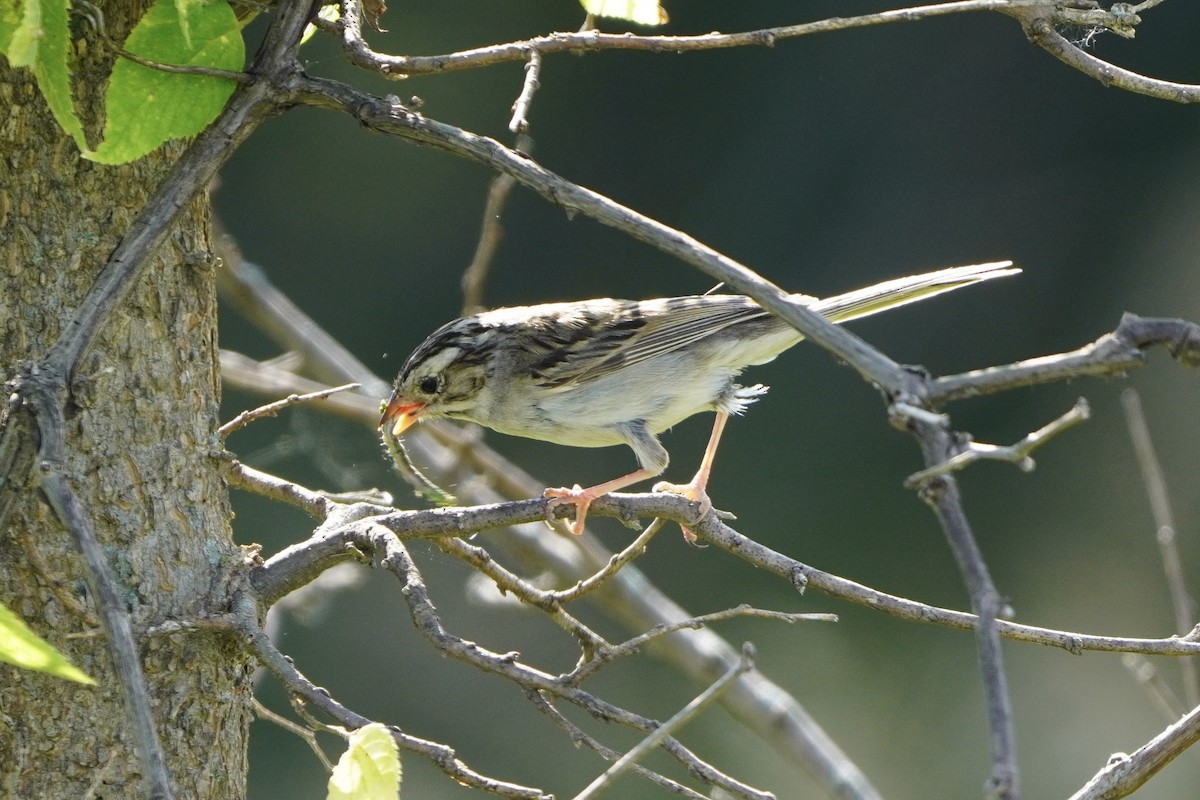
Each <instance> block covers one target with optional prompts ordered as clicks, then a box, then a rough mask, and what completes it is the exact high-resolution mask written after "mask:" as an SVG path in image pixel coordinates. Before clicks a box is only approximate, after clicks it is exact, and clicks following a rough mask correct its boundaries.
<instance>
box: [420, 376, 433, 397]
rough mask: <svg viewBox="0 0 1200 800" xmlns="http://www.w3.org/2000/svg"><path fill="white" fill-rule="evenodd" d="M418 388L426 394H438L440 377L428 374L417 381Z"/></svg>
mask: <svg viewBox="0 0 1200 800" xmlns="http://www.w3.org/2000/svg"><path fill="white" fill-rule="evenodd" d="M417 388H418V389H420V390H421V391H422V392H424V393H425V394H436V393H437V390H438V379H437V378H435V377H434V376H433V375H428V376H426V377H424V378H421V380H420V381H419V382H418V383H417Z"/></svg>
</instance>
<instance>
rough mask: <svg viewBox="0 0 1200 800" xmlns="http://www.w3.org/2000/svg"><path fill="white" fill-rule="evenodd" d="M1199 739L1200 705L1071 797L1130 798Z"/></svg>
mask: <svg viewBox="0 0 1200 800" xmlns="http://www.w3.org/2000/svg"><path fill="white" fill-rule="evenodd" d="M1197 741H1200V706H1197V707H1196V708H1193V709H1192V710H1191V712H1189V713H1188V715H1187V716H1186V717H1184V718H1183V719H1181V720H1179V721H1178V722H1176V723H1175V724H1174V725H1172V726H1170V727H1169V728H1167V729H1166V730H1164V731H1163V732H1162V733H1160V734H1159V735H1158V736H1155V737H1154V738H1153V739H1151V740H1150V741H1149V742H1147V743H1146V744H1144V745H1142V746H1141V747H1139V748H1138V749H1137V750H1136V751H1135V752H1133V753H1130V754H1129V755H1128V756H1125V755H1123V754H1122V755H1118V756H1113V757H1112V758H1110V759H1109V763H1108V764H1107V765H1105V767H1104V768H1103V769H1101V770H1100V771H1099V772H1097V773H1096V774H1095V775H1094V776H1093V777H1092V779H1091V780H1089V781H1088V782H1087V784H1085V785H1084V787H1083V788H1082V789H1080V790H1079V791H1078V792H1076V793H1075V794H1073V795H1071V798H1070V800H1117V798H1121V797H1128V796H1129V795H1131V794H1133V793H1134V792H1135V791H1136V790H1137V789H1138V787H1140V786H1141V785H1142V784H1144V783H1145V782H1146V781H1148V780H1150V779H1151V778H1152V777H1154V776H1155V775H1156V774H1158V771H1159V770H1161V769H1162V768H1163V767H1165V766H1166V765H1167V764H1169V763H1171V762H1172V761H1173V760H1174V759H1175V758H1176V757H1177V756H1178V755H1179V754H1180V753H1182V752H1183V751H1184V750H1186V749H1188V748H1189V747H1191V746H1192V745H1193V744H1195V743H1196V742H1197Z"/></svg>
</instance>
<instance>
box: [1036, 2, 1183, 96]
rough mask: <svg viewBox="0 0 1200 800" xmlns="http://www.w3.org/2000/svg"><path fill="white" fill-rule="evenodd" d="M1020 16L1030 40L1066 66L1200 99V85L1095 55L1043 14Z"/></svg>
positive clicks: (1154, 92)
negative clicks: (1163, 77) (1167, 78)
mask: <svg viewBox="0 0 1200 800" xmlns="http://www.w3.org/2000/svg"><path fill="white" fill-rule="evenodd" d="M1118 5H1120V4H1118ZM1014 16H1016V15H1014ZM1018 19H1021V20H1022V25H1023V26H1024V28H1025V35H1026V36H1028V37H1029V40H1030V41H1031V42H1033V43H1034V44H1036V45H1037V46H1038V47H1041V48H1042V49H1043V50H1045V51H1046V52H1047V53H1049V54H1050V55H1052V56H1054V57H1055V58H1057V59H1058V60H1059V61H1061V62H1063V63H1064V64H1066V65H1067V66H1069V67H1074V68H1075V69H1077V70H1079V71H1080V72H1082V73H1083V74H1084V75H1087V76H1089V77H1092V78H1095V79H1096V80H1098V81H1100V83H1102V84H1104V85H1105V86H1115V87H1117V88H1118V89H1124V90H1126V91H1129V92H1134V93H1136V94H1144V95H1149V96H1150V97H1156V98H1158V99H1159V100H1170V101H1172V102H1175V103H1195V102H1200V86H1198V85H1196V84H1190V83H1174V82H1172V81H1164V80H1160V79H1158V78H1150V77H1147V76H1145V75H1140V74H1138V73H1136V72H1133V71H1132V70H1128V69H1124V68H1123V67H1118V66H1116V65H1115V64H1110V63H1109V62H1107V61H1104V60H1103V59H1099V58H1096V57H1095V56H1094V55H1092V54H1091V53H1088V52H1085V51H1083V50H1081V49H1079V48H1078V47H1076V46H1075V45H1073V44H1071V42H1070V41H1069V40H1068V39H1067V38H1066V37H1065V36H1063V35H1062V34H1060V33H1059V32H1058V31H1056V30H1054V25H1053V23H1052V22H1051V21H1050V20H1049V19H1046V18H1045V17H1043V16H1035V15H1030V16H1028V17H1027V16H1018ZM1114 30H1117V29H1116V28H1114Z"/></svg>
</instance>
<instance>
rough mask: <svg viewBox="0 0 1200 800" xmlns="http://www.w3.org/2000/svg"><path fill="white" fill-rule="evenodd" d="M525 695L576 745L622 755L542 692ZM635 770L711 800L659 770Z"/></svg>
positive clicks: (690, 797) (693, 799)
mask: <svg viewBox="0 0 1200 800" xmlns="http://www.w3.org/2000/svg"><path fill="white" fill-rule="evenodd" d="M525 695H526V697H528V698H529V701H530V702H531V703H533V707H534V708H536V709H537V710H538V711H540V712H542V713H543V714H544V715H546V717H547V718H548V719H549V720H550V721H551V722H553V723H554V724H555V725H557V726H558V727H560V728H562V730H563V731H564V732H565V733H566V734H567V736H570V737H571V742H572V743H573V744H574V745H575V746H576V747H579V746H580V745H582V746H583V747H587V748H589V749H591V750H594V751H595V752H596V753H598V754H599V755H600V757H601V758H605V759H607V760H609V761H616V760H617V759H618V758H620V757H621V754H620V753H618V752H617V751H616V750H613V749H612V748H611V747H606V746H605V745H603V744H601V743H600V742H599V741H597V740H596V739H595V738H594V737H592V736H589V735H588V734H587V732H586V731H584V730H583V729H582V728H580V727H579V726H578V725H576V724H575V723H574V722H571V720H569V719H567V717H566V716H565V715H564V714H563V713H562V712H561V711H559V710H558V709H557V708H555V707H554V704H553V703H551V702H550V701H549V700H547V699H546V698H545V697H544V696H543V693H542V692H538V691H533V690H530V691H527V692H526V693H525ZM633 771H634V772H635V773H637V775H638V776H639V777H642V778H645V779H646V780H648V781H650V782H651V783H655V784H657V785H659V786H661V787H663V788H664V789H666V790H668V791H671V792H674V793H675V794H677V795H679V796H681V797H685V798H687V800H709V796H708V795H703V794H700V793H699V792H695V791H692V790H691V789H689V788H688V787H686V786H684V785H683V784H682V783H677V782H675V781H673V780H671V779H670V778H666V777H664V776H662V775H659V774H658V773H657V772H653V771H651V770H649V769H646V768H645V767H643V766H642V765H640V764H634V765H633Z"/></svg>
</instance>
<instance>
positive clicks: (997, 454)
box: [896, 397, 1091, 489]
mask: <svg viewBox="0 0 1200 800" xmlns="http://www.w3.org/2000/svg"><path fill="white" fill-rule="evenodd" d="M896 410H897V411H898V412H899V413H901V414H903V413H904V409H903V408H901V407H900V404H896ZM1090 413H1091V412H1090V411H1089V409H1088V403H1087V400H1085V399H1084V398H1082V397H1081V398H1079V399H1078V400H1077V401H1075V405H1074V406H1072V407H1071V410H1070V411H1068V412H1066V413H1065V414H1063V415H1062V416H1060V417H1059V418H1058V419H1055V420H1053V421H1051V422H1050V423H1048V424H1046V425H1044V426H1043V427H1041V428H1039V429H1038V430H1036V431H1034V432H1033V433H1030V434H1028V435H1027V436H1025V437H1024V438H1023V439H1021V440H1020V441H1019V442H1015V443H1013V444H1010V445H1007V446H1001V445H996V444H985V443H983V442H973V441H970V440H969V439H968V440H966V441H961V440H960V442H959V443H958V444H956V445H955V446H956V447H957V448H958V452H957V453H955V454H954V455H952V456H951V457H950V458H948V459H946V460H945V461H943V462H942V463H940V464H935V465H934V466H932V467H929V468H928V469H923V470H921V471H920V472H914V473H913V474H912V475H910V476H908V478H906V479H905V481H904V488H906V489H916V488H918V487H920V486H921V485H923V484H924V483H925V482H926V481H928V480H930V479H931V478H935V477H937V476H939V475H949V474H950V473H952V472H958V471H959V470H963V469H966V468H967V467H968V466H970V465H971V464H974V463H975V462H976V461H983V460H985V459H987V460H992V461H1007V462H1009V463H1011V464H1016V465H1017V467H1018V468H1019V469H1021V470H1023V471H1024V472H1030V471H1031V470H1033V467H1034V463H1033V458H1032V456H1030V453H1032V452H1033V451H1034V450H1036V449H1037V448H1039V447H1041V446H1042V445H1044V444H1045V443H1046V442H1048V441H1050V439H1052V438H1053V437H1055V436H1057V435H1058V434H1060V433H1062V432H1063V431H1065V430H1067V429H1068V428H1073V427H1075V426H1076V425H1078V424H1079V423H1081V422H1083V421H1084V420H1086V419H1087V418H1088V416H1089V415H1090Z"/></svg>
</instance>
